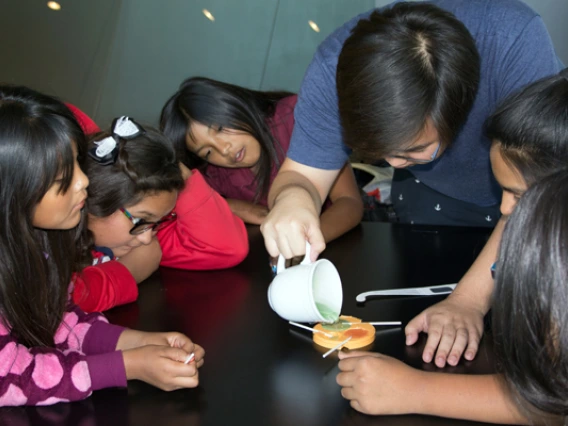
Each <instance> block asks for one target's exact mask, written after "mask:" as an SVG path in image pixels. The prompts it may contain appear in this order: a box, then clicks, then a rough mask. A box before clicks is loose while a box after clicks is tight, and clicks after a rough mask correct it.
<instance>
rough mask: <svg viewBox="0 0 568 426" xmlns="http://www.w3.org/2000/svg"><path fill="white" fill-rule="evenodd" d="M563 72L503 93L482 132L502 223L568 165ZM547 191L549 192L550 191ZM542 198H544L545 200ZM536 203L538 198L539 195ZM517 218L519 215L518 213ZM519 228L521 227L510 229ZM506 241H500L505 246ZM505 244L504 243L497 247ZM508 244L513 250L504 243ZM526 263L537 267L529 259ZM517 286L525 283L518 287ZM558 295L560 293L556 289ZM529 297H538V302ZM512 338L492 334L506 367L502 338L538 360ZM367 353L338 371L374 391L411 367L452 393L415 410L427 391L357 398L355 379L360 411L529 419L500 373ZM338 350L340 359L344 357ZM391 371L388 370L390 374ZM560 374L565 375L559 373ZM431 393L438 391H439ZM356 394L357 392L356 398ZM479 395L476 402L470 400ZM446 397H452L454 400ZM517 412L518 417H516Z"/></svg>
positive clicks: (567, 88) (519, 385) (519, 386)
mask: <svg viewBox="0 0 568 426" xmlns="http://www.w3.org/2000/svg"><path fill="white" fill-rule="evenodd" d="M566 76H568V70H564V71H562V72H561V73H560V74H558V75H555V76H552V77H549V78H546V79H543V80H541V81H538V82H535V83H533V84H531V85H529V86H527V87H526V88H524V89H523V90H522V91H520V92H519V93H517V94H516V95H513V96H512V97H510V98H509V99H507V100H506V101H505V102H504V103H503V104H502V105H501V106H500V107H499V108H498V109H497V111H496V112H495V113H494V114H493V115H492V116H491V117H490V119H489V120H488V122H487V126H486V131H487V134H488V136H489V137H490V138H491V139H492V140H493V145H492V147H491V166H492V169H493V173H494V174H495V177H496V179H497V181H498V182H499V184H500V185H501V186H502V188H503V199H502V203H501V212H502V214H503V216H504V218H503V223H506V221H507V219H508V217H509V216H511V215H512V214H513V211H514V209H515V206H516V203H517V201H518V199H519V198H520V197H521V196H522V195H523V193H524V192H525V191H526V190H527V188H531V187H532V186H533V185H535V184H536V183H538V182H539V181H541V180H543V179H544V178H545V177H546V176H548V175H550V174H552V173H555V172H557V171H558V170H562V169H565V168H566V167H567V165H568V137H567V135H568V80H567V79H566ZM564 181H565V180H564ZM548 186H550V185H549V184H547V186H546V187H547V188H548ZM539 188H540V190H542V187H540V186H539V187H537V188H536V189H535V191H536V192H538V191H539ZM548 190H549V191H551V190H550V189H548ZM533 194H534V192H533ZM547 196H548V197H549V198H552V197H553V196H552V195H551V194H550V193H549V194H548V195H547ZM536 197H537V195H533V196H532V198H531V199H533V201H534V199H536ZM557 197H558V199H559V200H560V198H561V192H558V194H557ZM544 200H545V201H546V199H544ZM564 201H565V200H564V199H562V200H561V201H559V202H560V203H561V205H560V206H557V207H556V208H557V209H560V208H562V207H563V206H564V204H563V202H564ZM539 202H541V201H540V198H539ZM542 202H544V201H542ZM527 203H528V202H525V209H529V208H531V206H527ZM533 208H534V209H536V210H538V211H542V212H546V210H544V209H541V207H540V206H533ZM551 213H552V209H551ZM564 214H568V210H566V209H565V210H564ZM519 216H521V214H520V213H519ZM548 217H549V214H548V213H543V215H542V217H541V218H540V219H541V220H543V218H546V219H548ZM544 222H546V220H544ZM511 227H513V225H511ZM517 228H518V226H517V227H516V228H515V229H517ZM509 233H510V234H512V233H513V231H509ZM559 235H560V234H559ZM507 238H508V240H513V235H509V236H508V237H506V238H505V239H507ZM514 238H516V240H518V247H524V246H523V244H524V243H522V238H523V236H521V235H514ZM535 238H536V237H535ZM504 244H505V243H503V247H504ZM503 247H502V248H501V250H502V251H503ZM508 250H512V249H511V248H510V247H509V249H508ZM521 255H522V256H521V258H523V259H524V257H526V256H525V249H524V248H523V251H522V253H521ZM523 256H524V257H523ZM493 259H494V258H493ZM503 259H505V257H504V256H502V255H500V256H499V260H500V261H501V262H503V261H504V260H503ZM490 263H491V262H489V264H490ZM489 264H488V265H487V272H488V273H489V269H490V268H489ZM505 266H507V265H505ZM530 267H536V266H535V265H534V264H531V266H530ZM530 267H529V266H527V268H528V269H527V270H530ZM547 267H548V272H550V273H553V272H554V267H555V264H554V263H552V262H550V264H549V265H547ZM503 270H504V272H503V273H505V272H507V271H510V270H511V269H510V268H509V267H506V268H504V269H503ZM540 271H541V273H542V274H545V271H544V270H540ZM543 276H546V275H543ZM502 277H503V284H502V285H503V286H504V285H505V283H509V284H510V283H511V281H506V280H505V277H504V276H503V275H502ZM507 279H509V278H507ZM535 285H536V284H535ZM538 285H539V286H540V287H539V288H544V289H546V283H544V282H542V283H538ZM495 288H496V289H495V294H494V295H493V304H492V306H493V315H494V316H496V315H497V314H496V313H497V312H499V313H500V314H499V315H501V317H500V318H501V320H497V319H494V321H493V322H494V323H496V322H499V321H504V320H503V318H505V319H507V316H506V315H505V317H503V314H502V312H506V310H501V309H502V307H503V306H504V303H509V302H508V299H507V298H503V297H502V296H500V294H504V293H503V291H502V288H500V287H499V280H497V281H496V282H495ZM503 288H504V287H503ZM518 288H521V289H522V288H523V287H518ZM526 288H529V287H526ZM530 288H532V287H530ZM536 294H548V293H546V292H543V291H540V292H539V291H534V292H533V291H532V290H531V291H529V292H528V294H527V295H526V297H527V298H531V297H532V298H534V297H535V295H536ZM507 297H509V296H507ZM555 297H559V296H558V295H557V296H555ZM562 300H564V299H562ZM534 302H535V303H536V301H534ZM488 303H489V302H488ZM509 312H513V307H510V309H509ZM510 320H511V321H513V318H510ZM515 321H517V322H515V323H514V324H513V323H511V324H510V327H509V329H511V330H513V329H514V327H517V325H518V321H519V319H518V318H517V319H516V320H515ZM524 326H526V327H529V325H528V324H525V325H524ZM518 327H519V328H518V329H519V330H524V331H525V332H526V330H525V329H523V326H518ZM507 329H508V328H507V327H505V326H502V327H501V330H507ZM515 330H517V328H515ZM505 334H506V333H505ZM513 336H517V337H516V338H515V340H513V338H512V337H511V338H510V339H509V338H507V339H504V338H503V333H501V334H500V333H499V332H498V331H496V332H495V334H494V338H495V344H496V347H497V349H498V355H499V354H501V355H500V356H499V359H500V360H505V361H503V362H502V364H503V365H504V363H505V362H510V361H512V360H513V358H510V357H509V354H507V355H506V356H505V355H503V352H502V351H500V350H499V348H500V347H501V345H503V344H505V342H509V343H510V342H513V343H514V344H516V345H517V347H518V348H519V351H523V353H526V354H527V356H534V359H535V360H539V359H540V358H538V356H539V354H534V353H533V352H534V351H532V350H531V349H530V348H532V347H533V346H530V344H529V343H527V342H529V341H528V340H524V338H521V337H519V336H520V334H513ZM505 337H507V336H505ZM541 347H544V346H541ZM561 347H564V346H561ZM364 355H367V354H365V353H362V352H358V353H351V354H350V355H349V356H350V357H351V356H359V357H361V358H358V359H357V358H353V360H352V361H351V364H350V365H349V364H347V365H346V364H340V367H342V369H349V370H350V371H351V372H352V373H353V374H356V375H358V376H365V377H366V379H365V380H367V381H368V382H369V383H374V385H376V389H377V390H380V389H385V388H390V386H391V385H394V388H398V387H399V386H403V385H404V384H405V383H409V382H406V381H405V380H406V379H404V380H402V379H401V377H403V376H402V374H406V372H408V371H410V372H411V373H410V374H409V375H408V376H407V379H408V380H411V379H410V378H411V377H413V376H415V375H416V376H420V377H422V378H427V379H428V380H432V382H431V385H432V386H436V383H437V384H440V385H442V384H443V386H447V391H448V394H451V396H450V398H449V399H447V400H445V402H446V403H445V404H443V405H437V404H436V403H432V401H426V402H424V404H420V407H418V408H416V406H414V407H411V406H410V405H405V404H406V403H410V402H413V403H417V401H419V400H420V399H421V398H423V397H425V396H426V394H427V393H426V392H424V393H420V394H416V395H415V396H416V398H415V399H414V400H410V399H408V398H407V397H405V398H404V401H402V400H400V401H398V400H397V399H398V398H397V397H396V396H394V395H393V399H391V400H389V401H387V400H385V399H383V398H382V397H377V395H376V394H375V395H374V394H373V393H372V391H371V393H369V394H367V396H366V397H362V395H363V393H364V392H366V391H368V390H369V389H365V388H364V386H363V385H362V383H359V384H354V385H353V386H346V391H345V393H344V395H345V396H346V397H347V398H349V399H352V401H353V403H352V405H353V406H354V407H355V408H357V409H359V410H360V411H364V412H374V413H376V414H379V413H382V414H387V413H395V412H420V413H431V414H433V413H436V414H437V415H440V416H446V417H457V418H463V419H471V420H484V421H491V422H503V423H511V422H527V421H528V414H526V413H524V412H523V411H522V410H520V411H519V410H518V409H517V406H516V405H514V404H513V403H512V401H513V399H511V397H510V396H509V394H507V393H506V392H504V390H503V389H504V388H503V387H502V378H501V377H500V376H468V377H464V376H459V375H452V376H449V375H444V374H439V375H438V374H436V375H432V374H429V373H424V372H418V371H416V370H413V369H410V368H409V367H407V366H405V365H403V364H401V363H399V362H398V361H395V360H392V359H390V358H388V357H383V356H380V355H378V354H373V355H372V356H373V357H375V356H376V357H379V358H376V359H372V358H370V357H368V356H364ZM340 356H341V357H344V355H340ZM378 360H381V361H378ZM519 362H520V361H519ZM535 362H536V361H535ZM538 362H540V361H538ZM562 362H563V361H562V359H561V358H558V364H553V365H554V366H555V367H554V368H557V369H559V370H561V369H562V368H565V365H564V364H562ZM379 364H380V366H379ZM387 364H393V369H392V370H389V373H385V368H386V365H387ZM513 365H514V364H511V363H510V364H509V365H508V366H506V367H507V368H509V367H511V368H512V367H513ZM515 368H518V369H521V370H519V371H522V368H527V369H528V370H530V368H528V367H527V363H526V360H523V363H520V364H519V365H517V366H516V367H515ZM539 368H544V367H539ZM530 371H533V373H535V371H536V372H538V371H541V372H542V370H538V369H537V370H530ZM530 371H528V372H526V377H527V380H528V378H529V377H530ZM391 373H392V376H391V375H390V374H391ZM415 373H416V374H415ZM384 374H386V375H384ZM523 374H525V373H523ZM535 374H536V373H535ZM558 374H563V373H560V372H559V373H558ZM553 376H554V375H551V376H549V377H547V376H542V378H543V380H544V381H543V382H542V383H541V384H542V386H549V388H548V392H550V393H549V394H548V395H547V394H546V392H544V395H545V397H546V398H549V399H550V398H552V399H554V398H556V397H557V396H558V395H561V393H560V391H561V388H554V386H555V385H554V383H548V380H549V379H551V378H552V377H553ZM388 377H391V378H392V381H391V380H389V378H388ZM383 379H384V380H383ZM343 380H345V376H343V378H340V377H339V376H338V382H339V383H340V384H345V385H347V384H348V382H345V381H343ZM350 380H353V377H351V379H350ZM355 380H356V379H355ZM374 380H380V382H378V383H379V384H378V385H377V382H375V381H374ZM531 380H532V379H531ZM512 382H514V383H515V385H514V386H513V388H514V389H516V391H515V392H517V391H518V392H519V393H520V394H521V396H522V397H523V398H524V399H526V400H527V401H528V402H530V403H531V404H533V405H534V406H535V407H537V408H538V409H540V410H542V411H545V412H550V413H553V414H562V415H564V414H566V410H568V409H567V408H566V406H562V404H560V406H558V405H557V406H556V407H551V406H547V405H543V404H542V403H541V402H535V401H534V400H533V397H535V395H537V393H538V392H543V391H542V389H541V390H538V392H537V391H536V390H535V392H536V393H535V394H534V395H532V396H531V394H530V392H528V391H526V390H523V389H527V388H528V386H529V385H531V382H530V381H526V382H523V381H522V380H519V379H518V378H515V379H513V380H512ZM352 383H354V382H352ZM417 383H418V382H417ZM374 385H372V386H374ZM428 386H430V385H428ZM348 388H351V390H347V389H348ZM409 389H410V392H416V391H417V389H418V386H416V383H415V384H413V385H412V386H410V388H409ZM426 389H427V388H426ZM433 389H434V388H433ZM534 389H537V388H534ZM436 392H438V391H437V390H436ZM515 392H513V393H515ZM355 395H358V397H357V396H355ZM436 395H437V397H440V395H441V394H440V393H437V394H436ZM456 395H463V396H464V398H465V399H464V400H463V401H459V400H457V399H456ZM546 395H547V396H546ZM541 396H542V395H541ZM539 397H540V396H539ZM358 398H359V399H358ZM563 398H564V397H563ZM442 400H444V398H442ZM476 400H477V401H478V403H475V401H476ZM560 400H561V399H559V401H560ZM355 401H357V402H355ZM448 401H455V402H454V403H453V404H452V403H451V402H448ZM563 401H568V399H566V398H564V399H563ZM376 404H378V405H376ZM520 405H521V406H522V405H523V404H522V403H521V404H520ZM562 410H565V411H562ZM521 412H522V413H523V415H521Z"/></svg>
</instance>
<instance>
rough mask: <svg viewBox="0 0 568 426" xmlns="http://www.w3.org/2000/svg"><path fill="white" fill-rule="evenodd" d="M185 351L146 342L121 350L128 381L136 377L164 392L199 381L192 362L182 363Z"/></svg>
mask: <svg viewBox="0 0 568 426" xmlns="http://www.w3.org/2000/svg"><path fill="white" fill-rule="evenodd" d="M188 355H189V354H188V353H187V352H186V351H184V350H183V349H181V348H172V347H169V346H155V345H148V346H142V347H140V348H136V349H129V350H126V351H123V352H122V356H123V357H124V367H125V369H126V378H127V379H128V380H132V379H138V380H142V381H144V382H146V383H148V384H151V385H153V386H156V387H157V388H160V389H162V390H165V391H172V390H176V389H182V388H194V387H196V386H197V385H198V384H199V373H198V372H197V365H196V363H193V362H190V363H189V364H184V361H185V360H186V358H187V356H188Z"/></svg>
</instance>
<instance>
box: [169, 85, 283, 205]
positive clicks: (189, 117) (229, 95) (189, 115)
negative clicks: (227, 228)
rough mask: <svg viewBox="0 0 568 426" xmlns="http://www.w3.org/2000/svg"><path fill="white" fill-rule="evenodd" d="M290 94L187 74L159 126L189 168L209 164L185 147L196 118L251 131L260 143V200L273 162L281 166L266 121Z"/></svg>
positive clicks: (207, 123)
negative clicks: (191, 76) (262, 90)
mask: <svg viewBox="0 0 568 426" xmlns="http://www.w3.org/2000/svg"><path fill="white" fill-rule="evenodd" d="M291 95H292V93H289V92H260V91H256V90H251V89H246V88H244V87H240V86H235V85H233V84H228V83H223V82H221V81H216V80H211V79H208V78H205V77H193V78H188V79H187V80H185V81H184V82H183V83H182V84H181V85H180V87H179V90H178V91H177V92H176V93H175V94H174V95H173V96H172V97H171V98H170V99H169V100H168V101H167V103H166V105H165V106H164V108H163V109H162V114H161V118H160V128H161V130H162V131H163V132H164V134H165V135H166V136H168V137H169V138H170V139H172V141H173V142H174V144H175V146H176V150H177V153H178V155H179V156H180V157H179V158H181V159H183V162H184V163H185V164H186V165H187V166H188V167H190V168H192V167H199V166H203V165H204V164H206V163H205V162H204V160H202V159H201V158H199V157H198V156H196V155H195V154H193V153H191V152H189V151H188V150H187V148H186V136H187V134H188V131H189V130H190V127H191V124H192V123H193V122H197V123H200V124H203V125H205V126H211V127H224V128H227V129H234V130H239V131H242V132H246V133H249V134H250V135H251V136H253V137H254V138H255V139H256V140H257V141H258V142H259V144H260V147H261V153H260V160H259V170H258V173H257V179H258V181H259V185H258V188H257V192H256V194H255V200H258V198H259V197H260V196H261V195H266V194H267V193H268V189H269V188H270V172H271V170H272V165H273V164H275V165H276V166H279V165H280V164H279V160H278V154H283V151H282V148H281V147H280V144H279V143H276V142H278V141H276V140H275V139H274V137H273V136H272V133H271V131H270V128H269V125H268V123H267V121H268V120H269V119H271V118H272V117H273V116H274V111H275V108H276V104H277V103H278V101H279V100H281V99H283V98H285V97H287V96H291Z"/></svg>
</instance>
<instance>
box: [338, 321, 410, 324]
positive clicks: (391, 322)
mask: <svg viewBox="0 0 568 426" xmlns="http://www.w3.org/2000/svg"><path fill="white" fill-rule="evenodd" d="M347 324H349V325H357V324H371V325H402V322H401V321H375V322H367V321H363V322H348V323H347Z"/></svg>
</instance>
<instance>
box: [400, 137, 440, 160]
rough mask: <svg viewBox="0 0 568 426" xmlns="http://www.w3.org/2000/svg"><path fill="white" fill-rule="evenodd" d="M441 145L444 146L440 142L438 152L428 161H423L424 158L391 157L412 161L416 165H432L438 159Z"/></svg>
mask: <svg viewBox="0 0 568 426" xmlns="http://www.w3.org/2000/svg"><path fill="white" fill-rule="evenodd" d="M441 145H442V144H441V143H440V142H438V146H437V147H436V151H434V152H433V153H432V155H431V156H430V158H429V159H428V160H425V159H422V158H413V157H406V156H404V155H390V157H393V158H398V159H399V160H406V161H411V162H413V163H416V164H428V163H431V162H432V161H434V160H435V159H436V156H437V155H438V152H439V151H440V146H441Z"/></svg>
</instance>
